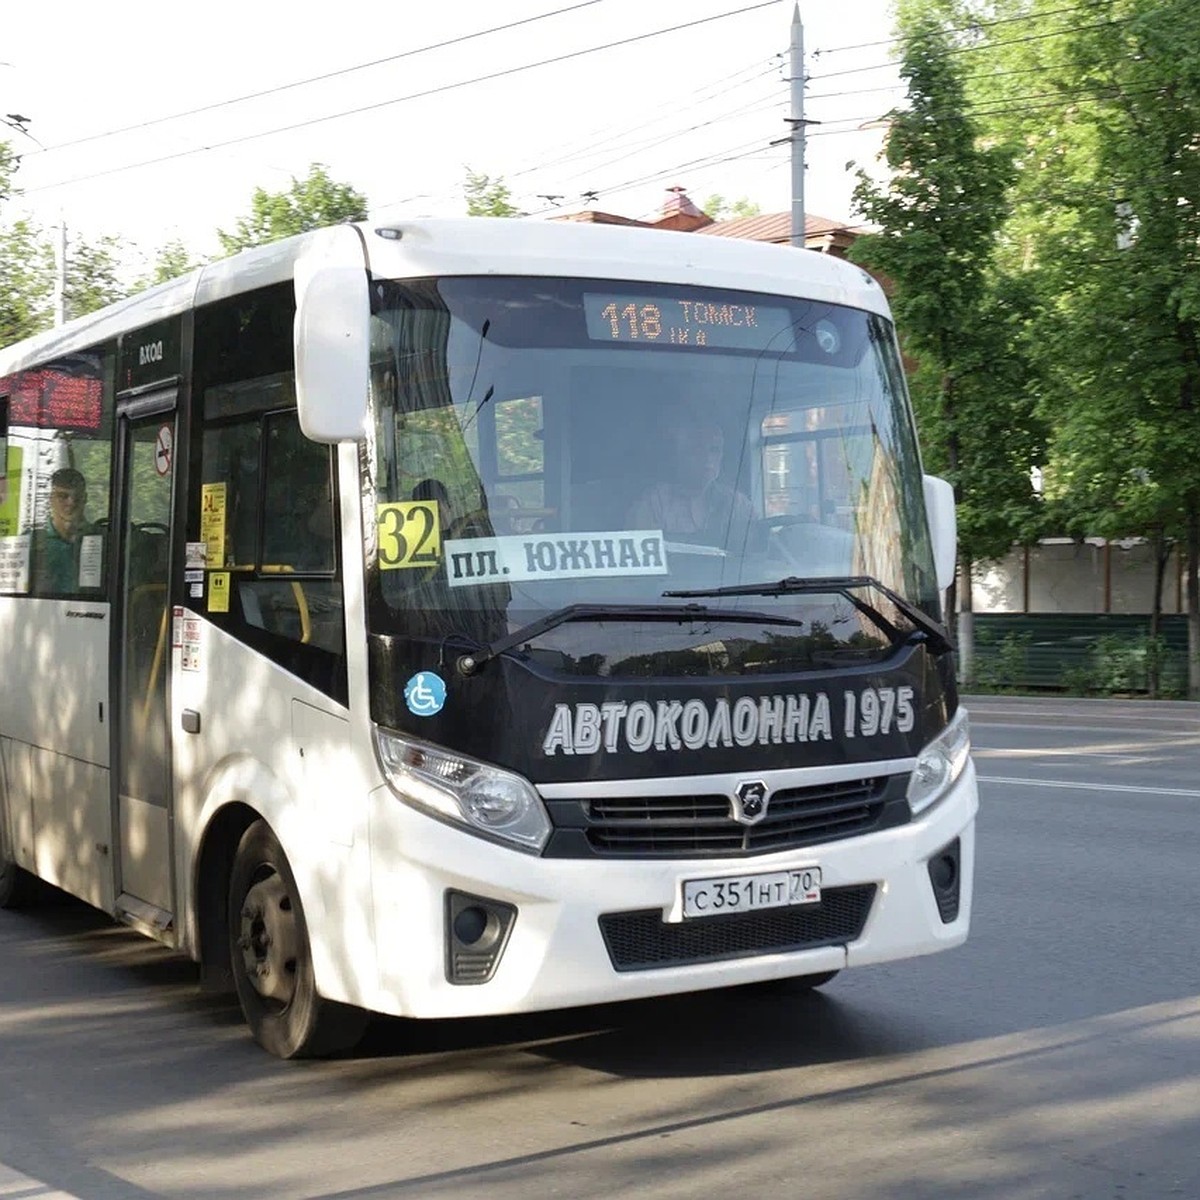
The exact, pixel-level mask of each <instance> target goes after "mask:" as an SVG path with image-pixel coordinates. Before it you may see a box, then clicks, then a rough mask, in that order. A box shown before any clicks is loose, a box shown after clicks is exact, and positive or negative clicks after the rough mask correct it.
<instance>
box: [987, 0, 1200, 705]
mask: <svg viewBox="0 0 1200 1200" xmlns="http://www.w3.org/2000/svg"><path fill="white" fill-rule="evenodd" d="M1010 14H1012V15H1019V16H1021V18H1022V20H1023V30H1022V31H1023V32H1026V33H1027V36H1025V37H1014V36H1013V34H1012V32H1008V33H1007V34H1005V33H1002V32H1001V30H1002V27H1000V26H997V27H995V28H994V32H993V33H992V34H991V35H990V37H989V42H990V43H991V47H990V50H989V52H988V53H987V55H986V60H985V61H984V62H982V63H981V66H980V70H979V72H978V76H979V78H978V82H977V83H976V84H975V85H974V88H975V98H976V100H977V102H978V104H979V106H980V108H981V111H985V112H987V113H989V114H990V115H988V116H986V117H985V118H984V120H985V121H986V122H987V124H988V126H989V128H990V129H991V131H992V132H993V134H994V135H995V136H1002V137H1006V138H1009V139H1011V140H1013V141H1014V142H1017V143H1018V144H1020V146H1021V148H1022V149H1021V155H1020V158H1019V160H1018V161H1019V165H1020V167H1021V171H1020V174H1019V178H1018V182H1017V186H1016V188H1015V189H1014V190H1013V192H1012V193H1011V195H1012V199H1013V202H1014V208H1013V212H1012V215H1011V216H1010V218H1009V220H1008V222H1007V231H1006V232H1007V236H1006V238H1005V243H1006V246H1007V253H1009V254H1010V255H1011V256H1012V258H1013V259H1014V260H1015V259H1020V260H1021V261H1023V262H1024V263H1026V264H1028V265H1029V266H1030V268H1031V272H1032V274H1033V276H1034V277H1035V278H1036V279H1037V281H1038V282H1037V286H1038V288H1039V291H1040V293H1041V296H1042V312H1043V314H1044V316H1045V320H1044V323H1043V325H1042V328H1041V330H1040V336H1039V338H1038V339H1037V342H1036V345H1031V349H1032V350H1033V352H1034V353H1035V354H1036V355H1038V356H1039V357H1040V359H1041V361H1042V364H1043V367H1044V371H1043V375H1044V378H1045V380H1046V403H1047V406H1048V411H1049V412H1051V413H1052V414H1053V422H1054V436H1053V439H1052V443H1051V451H1050V460H1049V462H1048V464H1047V479H1048V493H1049V495H1050V497H1051V499H1052V501H1053V503H1054V506H1055V511H1056V512H1057V513H1058V514H1060V516H1061V519H1062V520H1063V522H1064V526H1065V527H1066V528H1067V529H1069V530H1072V531H1074V532H1078V533H1091V534H1100V535H1102V536H1108V537H1114V536H1129V535H1136V536H1142V537H1146V538H1148V539H1149V540H1150V541H1151V543H1152V544H1153V546H1154V547H1155V550H1156V557H1157V560H1158V564H1159V568H1160V573H1159V587H1158V596H1156V600H1155V604H1154V616H1153V617H1152V624H1154V623H1156V622H1157V616H1158V611H1159V608H1160V605H1161V583H1162V575H1161V572H1162V569H1163V568H1164V567H1165V565H1166V561H1167V559H1168V557H1169V554H1170V551H1171V547H1172V545H1173V544H1174V543H1176V542H1178V543H1180V544H1182V545H1183V547H1184V549H1185V551H1186V555H1185V557H1186V562H1187V564H1188V565H1187V571H1188V589H1187V590H1188V644H1189V671H1188V676H1189V679H1188V684H1189V694H1190V695H1191V696H1192V697H1193V698H1200V586H1198V583H1200V581H1198V580H1197V563H1198V561H1200V476H1198V475H1197V473H1196V470H1195V463H1196V461H1197V458H1198V457H1200V162H1198V161H1197V157H1198V156H1197V154H1196V140H1195V138H1196V134H1195V130H1196V128H1197V127H1198V123H1200V15H1198V14H1197V12H1196V10H1195V9H1194V8H1193V7H1192V6H1190V5H1188V4H1186V3H1183V2H1182V0H1111V2H1106V3H1104V4H1097V5H1095V6H1094V8H1093V10H1092V11H1090V12H1087V13H1086V14H1083V15H1081V14H1080V13H1079V12H1078V11H1076V10H1075V9H1068V10H1063V7H1062V5H1061V4H1058V3H1056V2H1055V0H1032V2H1030V0H1021V3H1020V4H1017V3H1016V0H1004V3H1002V4H1001V5H1000V7H999V9H998V15H1002V16H1003V15H1010ZM1035 34H1036V36H1031V35H1035ZM1031 79H1036V81H1037V83H1036V88H1033V89H1031V87H1030V83H1029V81H1030V80H1031ZM1021 89H1024V96H1023V95H1022V91H1021ZM1031 91H1036V97H1034V98H1030V95H1029V93H1030V92H1031Z"/></svg>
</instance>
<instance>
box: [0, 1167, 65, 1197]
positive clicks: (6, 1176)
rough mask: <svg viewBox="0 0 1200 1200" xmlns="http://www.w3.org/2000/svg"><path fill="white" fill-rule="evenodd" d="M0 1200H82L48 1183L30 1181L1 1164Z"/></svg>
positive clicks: (27, 1177)
mask: <svg viewBox="0 0 1200 1200" xmlns="http://www.w3.org/2000/svg"><path fill="white" fill-rule="evenodd" d="M0 1200H80V1198H79V1197H78V1196H76V1195H75V1194H74V1193H73V1192H60V1191H57V1190H56V1189H54V1188H52V1187H51V1186H50V1185H49V1184H47V1183H41V1182H39V1181H38V1180H36V1179H30V1178H29V1176H28V1175H22V1174H21V1173H20V1172H19V1171H14V1170H12V1168H11V1167H6V1166H5V1165H4V1163H2V1162H0Z"/></svg>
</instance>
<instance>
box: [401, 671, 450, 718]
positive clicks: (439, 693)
mask: <svg viewBox="0 0 1200 1200" xmlns="http://www.w3.org/2000/svg"><path fill="white" fill-rule="evenodd" d="M404 702H405V703H406V704H407V705H408V711H409V712H411V713H413V714H415V715H416V716H418V717H432V716H434V715H435V714H436V713H440V712H441V711H442V708H443V706H444V705H445V703H446V684H445V682H444V681H443V680H442V677H441V676H440V675H435V674H434V673H433V672H432V671H418V672H417V673H416V674H415V675H414V676H413V677H412V678H411V679H410V680H409V681H408V682H407V683H406V684H405V685H404Z"/></svg>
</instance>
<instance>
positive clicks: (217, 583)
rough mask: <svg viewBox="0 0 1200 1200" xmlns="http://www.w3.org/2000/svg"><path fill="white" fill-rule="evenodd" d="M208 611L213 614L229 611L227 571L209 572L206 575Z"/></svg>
mask: <svg viewBox="0 0 1200 1200" xmlns="http://www.w3.org/2000/svg"><path fill="white" fill-rule="evenodd" d="M208 611H209V612H215V613H224V612H228V611H229V572H228V571H210V572H209V573H208Z"/></svg>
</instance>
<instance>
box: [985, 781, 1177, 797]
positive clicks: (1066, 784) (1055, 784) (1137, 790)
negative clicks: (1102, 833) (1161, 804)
mask: <svg viewBox="0 0 1200 1200" xmlns="http://www.w3.org/2000/svg"><path fill="white" fill-rule="evenodd" d="M978 779H979V782H980V783H1010V784H1016V785H1018V786H1022V787H1048V788H1076V789H1080V788H1081V789H1082V790H1084V791H1086V792H1131V793H1133V794H1135V795H1139V796H1186V797H1187V798H1188V799H1190V800H1200V791H1196V790H1195V789H1192V788H1160V787H1137V786H1135V785H1133V784H1124V783H1084V782H1082V781H1076V780H1068V779H1009V778H1007V777H1006V776H1002V775H980V776H978Z"/></svg>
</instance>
